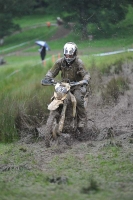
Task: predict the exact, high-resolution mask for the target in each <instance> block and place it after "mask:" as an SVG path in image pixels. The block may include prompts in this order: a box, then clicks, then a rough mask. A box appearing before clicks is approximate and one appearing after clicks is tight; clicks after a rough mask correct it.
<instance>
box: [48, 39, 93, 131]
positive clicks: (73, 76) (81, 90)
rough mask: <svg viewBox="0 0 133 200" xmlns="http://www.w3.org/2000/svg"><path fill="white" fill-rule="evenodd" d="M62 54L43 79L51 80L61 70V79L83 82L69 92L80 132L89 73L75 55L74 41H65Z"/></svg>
mask: <svg viewBox="0 0 133 200" xmlns="http://www.w3.org/2000/svg"><path fill="white" fill-rule="evenodd" d="M63 54H64V56H63V57H62V58H59V59H58V60H57V61H56V62H55V64H54V66H53V67H52V68H51V69H50V70H49V71H48V72H47V73H46V75H45V77H44V79H45V80H51V79H53V78H55V77H56V76H57V75H58V73H59V72H60V71H61V78H62V79H67V80H69V81H70V82H73V81H74V82H78V81H82V82H83V85H78V86H73V87H72V88H71V92H72V94H73V95H74V96H75V98H76V100H77V115H78V130H79V132H80V133H82V132H83V131H84V127H85V126H86V111H85V105H84V97H85V95H86V94H87V85H88V83H89V81H90V74H89V72H88V71H87V70H86V69H85V67H84V64H83V62H82V60H81V59H79V58H78V57H77V55H78V48H77V45H76V44H75V43H74V42H67V43H66V44H65V45H64V48H63Z"/></svg>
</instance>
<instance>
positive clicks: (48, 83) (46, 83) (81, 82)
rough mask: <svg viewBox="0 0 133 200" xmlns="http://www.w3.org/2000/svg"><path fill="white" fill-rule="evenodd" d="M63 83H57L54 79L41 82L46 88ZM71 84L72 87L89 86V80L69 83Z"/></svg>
mask: <svg viewBox="0 0 133 200" xmlns="http://www.w3.org/2000/svg"><path fill="white" fill-rule="evenodd" d="M58 82H60V83H63V81H55V80H54V79H52V78H51V79H42V80H41V84H42V85H44V86H50V85H56V83H58ZM68 83H69V84H70V86H71V87H72V86H76V85H88V81H87V80H82V81H78V82H74V81H73V82H68Z"/></svg>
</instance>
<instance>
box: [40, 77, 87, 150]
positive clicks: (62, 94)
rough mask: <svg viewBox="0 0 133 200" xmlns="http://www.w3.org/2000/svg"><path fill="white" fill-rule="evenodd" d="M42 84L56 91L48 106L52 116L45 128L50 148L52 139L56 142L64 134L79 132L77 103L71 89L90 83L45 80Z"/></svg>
mask: <svg viewBox="0 0 133 200" xmlns="http://www.w3.org/2000/svg"><path fill="white" fill-rule="evenodd" d="M41 84H42V85H43V86H48V85H53V86H54V89H55V90H54V95H53V97H52V98H51V103H50V104H49V105H48V110H50V114H49V117H48V119H47V123H46V126H45V145H46V147H50V141H51V139H54V140H56V139H57V137H58V136H60V135H61V133H62V132H65V133H68V132H69V133H73V134H74V132H75V131H76V130H77V113H76V105H77V102H76V98H75V96H74V95H73V94H72V93H71V91H70V89H71V88H72V87H74V86H77V85H82V86H83V85H87V84H88V82H87V81H86V80H82V81H79V82H70V81H69V80H67V81H66V80H63V81H61V82H59V81H55V80H53V79H49V80H46V79H43V80H42V81H41Z"/></svg>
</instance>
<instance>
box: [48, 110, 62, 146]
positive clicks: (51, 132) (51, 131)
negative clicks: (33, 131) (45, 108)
mask: <svg viewBox="0 0 133 200" xmlns="http://www.w3.org/2000/svg"><path fill="white" fill-rule="evenodd" d="M58 117H59V113H58V112H57V111H51V112H50V114H49V117H48V119H47V123H46V128H45V146H46V147H47V148H48V147H50V140H51V139H52V137H53V138H54V139H55V138H56V129H57V119H58Z"/></svg>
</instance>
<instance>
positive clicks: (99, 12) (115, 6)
mask: <svg viewBox="0 0 133 200" xmlns="http://www.w3.org/2000/svg"><path fill="white" fill-rule="evenodd" d="M46 1H47V2H48V3H49V9H50V10H52V11H54V12H55V13H57V14H58V13H60V15H61V14H62V16H63V17H64V19H66V21H69V20H71V21H72V22H77V23H78V26H79V28H80V30H81V32H82V37H83V38H87V37H88V30H87V25H88V23H96V24H97V25H98V26H101V24H106V25H107V24H116V23H118V22H119V21H120V20H122V19H124V18H125V15H126V13H127V7H128V4H129V2H130V1H131V0H121V1H120V2H118V1H116V0H108V1H107V0H101V1H100V0H82V1H81V0H77V1H75V0H67V1H62V0H56V1H55V0H46ZM58 15H59V14H58Z"/></svg>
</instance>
